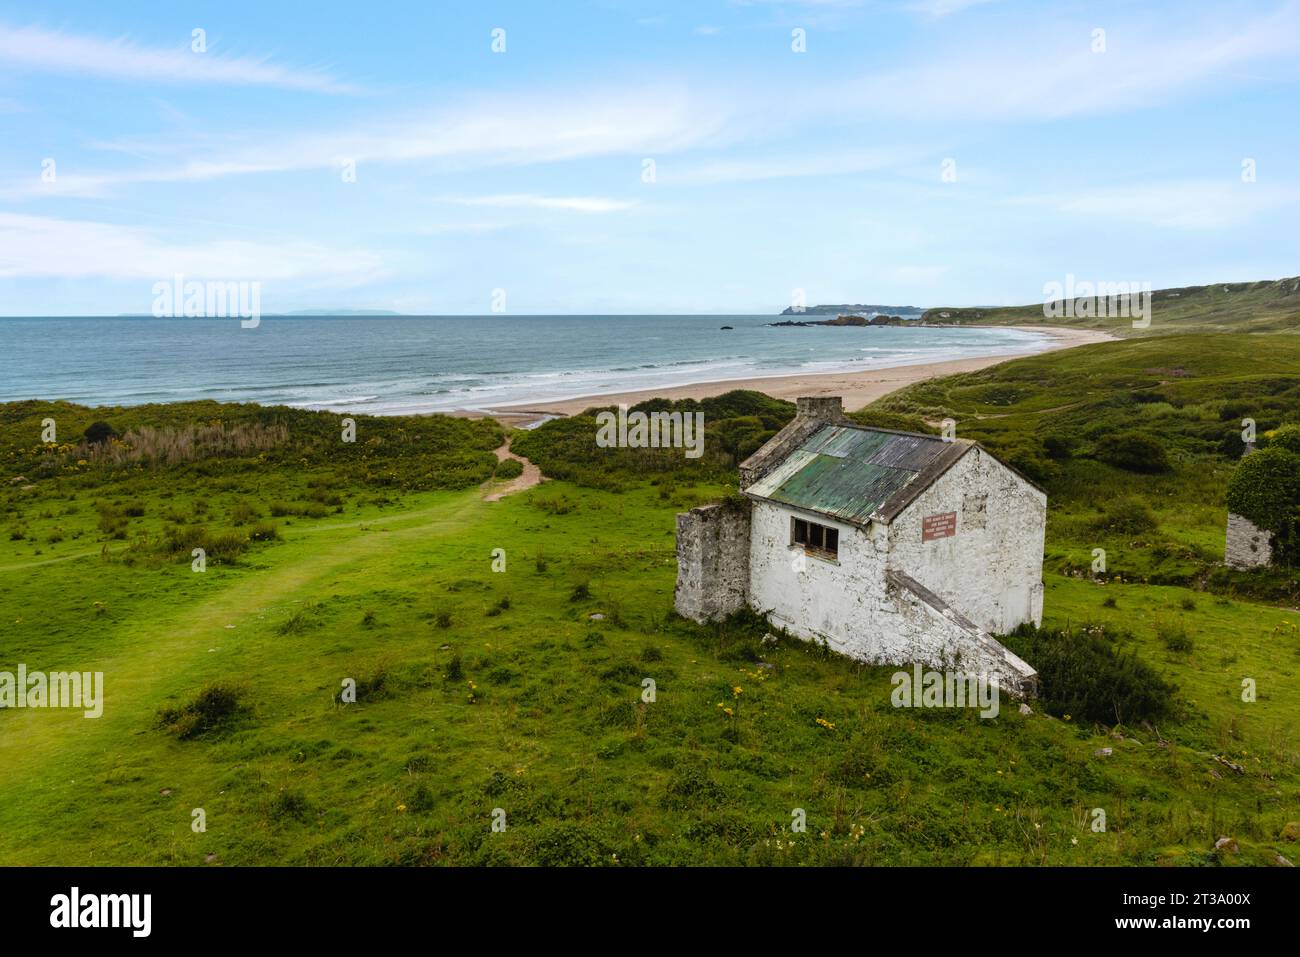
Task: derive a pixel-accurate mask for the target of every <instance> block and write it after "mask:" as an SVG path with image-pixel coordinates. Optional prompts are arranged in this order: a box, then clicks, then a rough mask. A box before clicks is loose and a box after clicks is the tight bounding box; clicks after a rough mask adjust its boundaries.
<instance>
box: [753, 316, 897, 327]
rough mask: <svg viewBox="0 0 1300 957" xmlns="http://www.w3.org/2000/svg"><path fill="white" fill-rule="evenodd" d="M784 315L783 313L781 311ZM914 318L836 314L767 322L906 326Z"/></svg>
mask: <svg viewBox="0 0 1300 957" xmlns="http://www.w3.org/2000/svg"><path fill="white" fill-rule="evenodd" d="M782 315H785V313H782ZM916 322H917V320H916V319H904V318H903V317H902V316H884V315H880V316H872V317H871V318H869V319H868V318H867V317H866V316H836V317H835V318H834V319H787V320H786V321H784V322H769V323H768V325H769V326H908V325H913V324H915V323H916Z"/></svg>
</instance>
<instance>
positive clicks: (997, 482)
mask: <svg viewBox="0 0 1300 957" xmlns="http://www.w3.org/2000/svg"><path fill="white" fill-rule="evenodd" d="M981 505H982V507H981ZM943 512H956V513H957V533H956V534H955V535H953V536H951V537H948V538H940V539H935V540H933V541H929V542H925V541H922V540H921V538H922V521H923V519H924V518H925V517H926V516H927V515H937V514H940V513H943ZM1046 528H1047V496H1046V495H1045V494H1043V493H1042V492H1040V491H1038V490H1037V489H1036V488H1034V487H1033V486H1032V485H1030V484H1029V483H1027V482H1026V481H1025V480H1024V479H1022V478H1021V477H1020V476H1018V475H1017V474H1016V473H1015V472H1013V471H1011V470H1010V469H1009V468H1007V467H1006V466H1004V465H1003V464H1002V463H1001V462H999V461H997V459H995V458H993V457H992V456H991V455H989V454H988V453H986V452H985V451H984V450H983V449H981V448H979V447H978V446H977V447H975V448H972V449H971V450H970V451H969V452H967V453H966V454H965V455H964V456H962V458H961V459H960V460H958V462H957V463H956V464H955V465H953V466H952V468H950V469H949V470H948V471H947V472H945V473H944V474H943V475H942V476H941V477H940V478H939V479H938V480H937V481H936V482H935V483H934V484H933V485H931V486H930V487H929V488H928V489H926V490H925V491H924V492H922V493H921V494H920V495H919V496H917V498H916V500H915V501H913V502H912V503H911V504H910V505H909V506H908V507H907V508H906V509H904V510H903V512H902V513H901V514H899V515H897V516H895V518H894V520H893V522H892V523H890V525H889V567H890V568H892V569H897V570H899V571H902V572H905V573H906V574H908V575H910V576H911V577H912V578H914V579H916V580H917V581H918V582H920V583H921V584H922V585H924V586H925V587H926V588H928V589H930V590H931V591H932V592H934V593H935V594H936V595H938V596H939V597H940V598H942V599H943V600H944V601H945V602H947V603H948V604H949V605H951V606H952V607H954V608H956V609H957V610H958V611H960V612H961V613H962V614H963V615H965V616H966V617H967V618H969V619H970V620H971V621H972V622H974V623H975V624H976V625H978V626H979V627H980V628H982V629H984V630H985V631H988V632H992V633H994V634H1003V633H1006V632H1008V631H1011V630H1012V629H1013V628H1015V627H1016V626H1017V625H1019V624H1021V623H1022V622H1026V621H1028V622H1032V623H1034V624H1039V623H1040V622H1041V621H1042V618H1043V538H1044V534H1045V532H1046Z"/></svg>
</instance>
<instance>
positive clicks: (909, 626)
mask: <svg viewBox="0 0 1300 957" xmlns="http://www.w3.org/2000/svg"><path fill="white" fill-rule="evenodd" d="M886 578H887V580H888V582H889V586H890V587H889V593H888V598H889V602H890V604H891V605H892V606H893V608H894V610H895V611H896V612H897V615H898V619H899V625H898V630H899V632H900V633H901V634H904V635H906V636H907V637H908V640H909V641H910V642H911V643H912V647H911V651H910V652H909V655H908V657H909V659H910V660H911V661H913V662H920V663H921V664H924V665H928V666H929V667H931V668H936V669H939V670H942V671H960V672H964V673H965V674H968V675H979V676H981V677H984V678H996V679H997V681H998V688H1000V689H1001V690H1002V691H1005V692H1006V693H1007V694H1009V695H1011V696H1012V697H1015V698H1032V697H1035V696H1036V695H1037V694H1038V672H1037V671H1035V670H1034V669H1033V668H1031V667H1030V666H1029V665H1028V664H1027V663H1026V662H1025V660H1024V659H1023V658H1021V657H1020V656H1019V655H1017V654H1016V653H1015V652H1013V651H1012V650H1011V649H1010V648H1008V647H1006V646H1005V645H1003V644H1002V643H1001V642H1000V641H998V640H997V639H996V638H994V637H992V636H991V635H989V634H988V633H987V632H985V631H983V630H982V629H980V628H979V627H978V626H977V625H976V624H975V623H974V622H972V621H971V620H970V619H969V618H967V617H966V616H965V615H963V614H961V613H960V612H959V611H957V610H956V609H954V608H952V607H951V606H950V605H948V604H947V602H945V601H944V600H943V599H942V598H940V597H939V596H938V595H936V594H935V593H934V592H932V591H930V590H929V589H928V588H926V587H925V586H924V585H922V584H921V583H920V582H918V581H916V580H915V579H913V578H911V577H910V576H908V575H906V574H904V573H903V572H896V571H891V572H888V573H887V575H886Z"/></svg>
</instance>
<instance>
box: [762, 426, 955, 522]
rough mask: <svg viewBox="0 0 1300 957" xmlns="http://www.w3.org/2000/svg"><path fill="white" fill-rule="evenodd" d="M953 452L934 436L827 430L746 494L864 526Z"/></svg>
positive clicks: (816, 434) (839, 428)
mask: <svg viewBox="0 0 1300 957" xmlns="http://www.w3.org/2000/svg"><path fill="white" fill-rule="evenodd" d="M950 448H951V446H950V444H949V443H947V442H944V441H943V440H942V439H940V438H938V437H936V436H929V435H912V434H908V433H900V432H884V431H879V430H876V429H867V428H862V427H854V426H839V425H827V426H823V427H822V428H820V429H818V430H817V431H816V432H814V433H813V434H812V435H810V436H809V437H808V438H807V439H805V440H804V441H803V442H802V443H801V444H800V445H799V446H798V447H797V448H795V449H793V450H792V451H791V452H790V453H789V454H788V455H787V456H786V458H785V460H784V461H783V462H782V463H781V464H780V465H778V466H777V467H776V468H775V469H773V470H772V471H771V472H769V473H768V474H767V475H765V476H763V477H762V478H761V479H759V480H758V481H757V482H755V483H754V484H753V485H751V486H750V487H749V488H748V489H747V490H746V491H747V492H748V494H750V495H751V496H754V497H756V498H762V499H767V500H769V501H772V502H778V503H781V504H783V505H789V506H791V507H793V508H799V509H804V510H807V511H812V512H820V513H821V514H823V515H827V516H830V517H831V518H836V519H839V520H841V521H844V522H848V523H850V524H854V525H866V524H868V523H869V522H870V521H871V516H872V514H873V513H875V512H876V510H877V509H879V508H880V507H881V506H882V505H884V504H885V502H887V501H888V500H889V499H890V498H891V497H892V496H893V495H895V494H896V493H898V492H900V491H901V490H902V489H904V488H905V487H906V486H907V485H908V484H909V483H911V482H912V481H913V480H914V479H915V478H916V477H917V475H918V474H919V473H920V472H921V471H922V470H923V469H925V468H926V467H927V466H928V465H930V464H931V463H932V462H934V461H935V460H936V459H937V458H938V457H939V456H940V455H942V454H943V453H944V452H945V451H947V450H949V449H950Z"/></svg>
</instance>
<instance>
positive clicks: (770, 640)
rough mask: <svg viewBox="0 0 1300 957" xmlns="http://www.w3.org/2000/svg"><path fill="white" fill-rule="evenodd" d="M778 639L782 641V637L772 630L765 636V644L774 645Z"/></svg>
mask: <svg viewBox="0 0 1300 957" xmlns="http://www.w3.org/2000/svg"><path fill="white" fill-rule="evenodd" d="M778 641H780V639H779V638H777V637H776V635H774V634H772V633H771V632H770V631H769V632H768V633H767V634H766V635H764V636H763V644H765V645H774V644H776V643H777V642H778Z"/></svg>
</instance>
